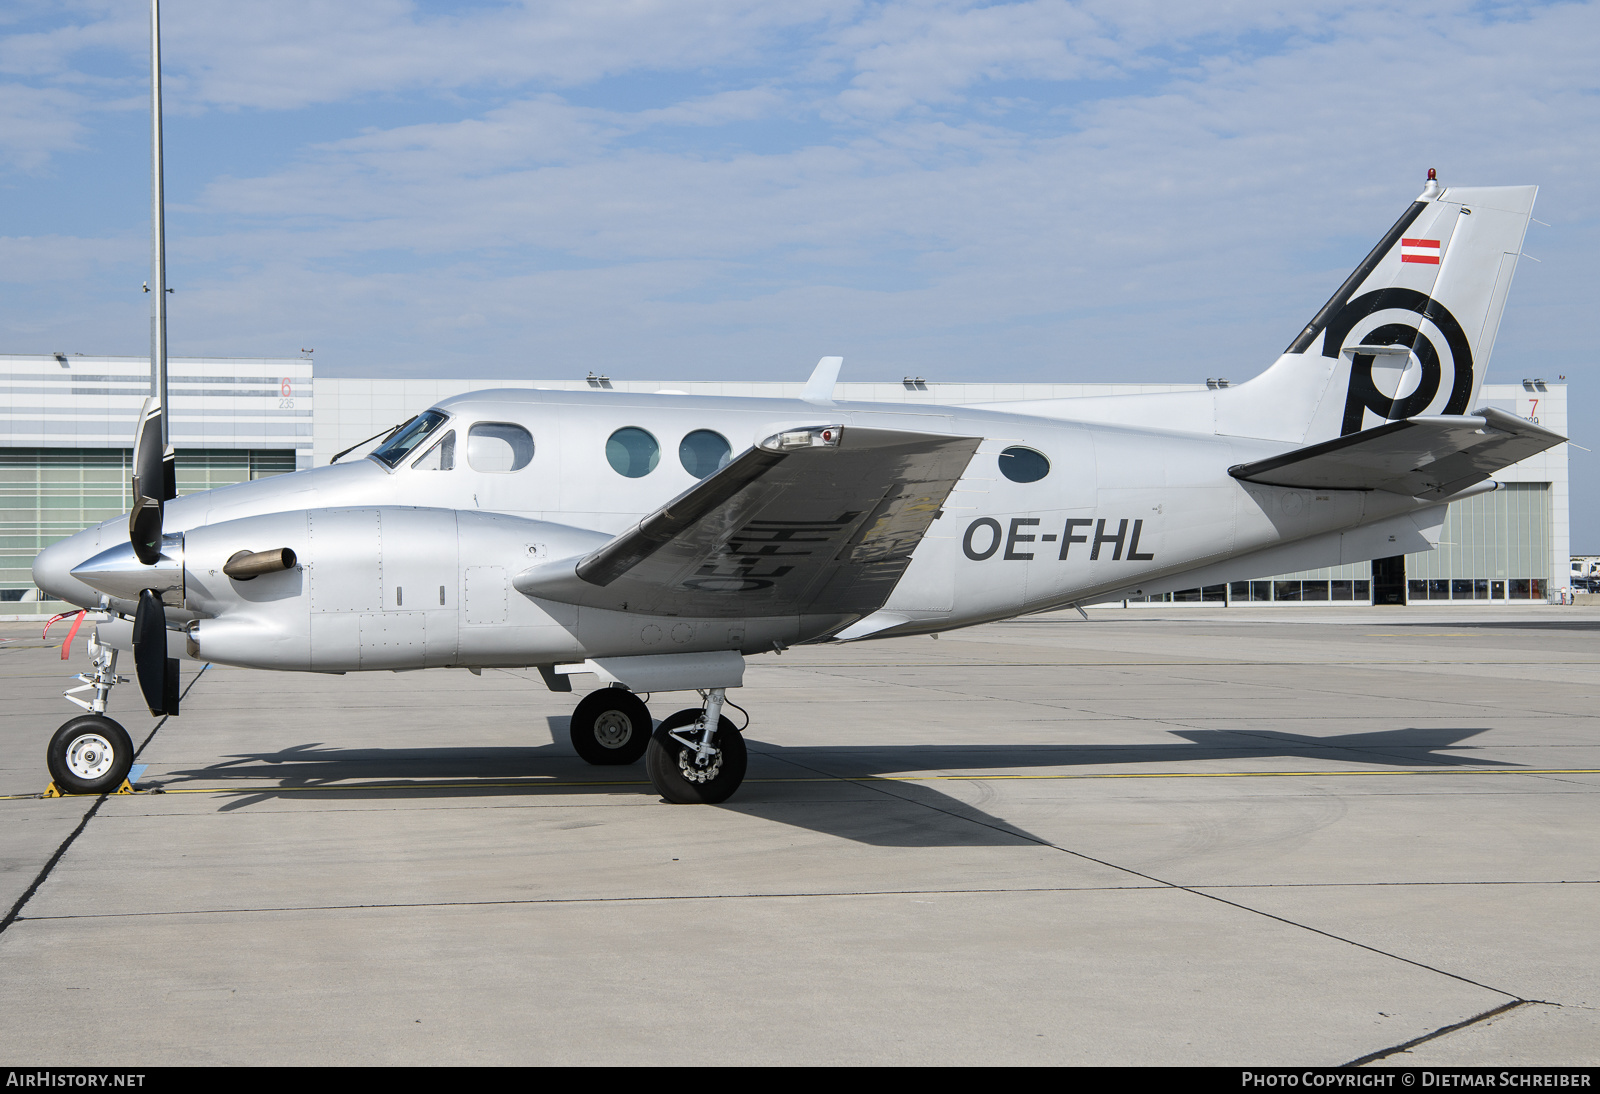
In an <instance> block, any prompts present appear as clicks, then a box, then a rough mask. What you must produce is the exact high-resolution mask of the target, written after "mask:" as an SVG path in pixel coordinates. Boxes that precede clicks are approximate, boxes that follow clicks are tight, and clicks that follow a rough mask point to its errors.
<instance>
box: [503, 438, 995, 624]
mask: <svg viewBox="0 0 1600 1094" xmlns="http://www.w3.org/2000/svg"><path fill="white" fill-rule="evenodd" d="M808 434H809V436H810V438H811V440H810V441H807V442H802V441H800V440H798V438H804V437H806V436H807V435H808ZM824 435H827V436H829V437H831V440H830V441H822V440H821V438H822V437H823V436H824ZM980 442H981V438H978V437H959V436H948V435H944V434H933V433H916V432H909V431H902V430H888V429H867V428H858V427H855V426H847V427H841V426H817V427H813V428H811V429H810V430H797V431H790V432H786V433H783V434H780V435H778V436H775V437H773V438H770V439H769V440H768V441H764V442H763V443H762V444H760V445H757V446H755V447H753V448H751V449H748V450H747V451H745V452H744V453H742V454H741V455H740V456H739V457H738V458H736V459H735V460H733V461H732V462H730V463H729V464H728V465H727V466H726V467H724V468H722V469H721V470H719V471H717V472H716V473H715V474H713V475H711V476H709V477H708V478H706V479H705V480H703V481H702V482H700V483H699V484H698V485H696V486H694V487H692V488H691V489H690V490H688V491H686V492H685V493H684V494H682V495H680V496H679V497H677V498H674V499H673V500H672V501H671V502H668V503H667V504H666V505H664V506H662V507H661V508H660V509H658V510H657V511H656V512H654V513H652V514H651V515H650V516H648V517H646V518H645V519H644V520H642V521H640V522H639V524H638V525H637V526H636V527H634V528H633V529H630V530H629V531H627V532H624V533H622V534H621V535H619V536H617V537H616V538H615V539H613V540H612V541H611V542H609V543H607V544H605V545H604V546H602V547H601V548H599V549H598V550H596V551H594V552H592V553H591V554H589V555H587V556H585V557H584V558H582V559H576V560H575V559H565V560H562V561H559V562H551V563H545V564H542V565H540V566H537V567H533V568H531V569H529V570H525V571H523V572H522V573H521V574H519V575H517V577H516V578H515V580H514V582H513V583H514V585H515V587H516V588H517V589H518V591H520V592H522V593H524V594H526V595H528V596H534V597H540V598H544V599H549V600H559V601H563V602H565V603H572V604H581V605H585V606H593V607H605V608H612V609H615V610H618V611H629V612H640V613H648V614H665V615H692V616H700V617H711V618H723V617H726V618H736V617H744V618H749V617H757V616H772V615H786V614H796V613H810V614H838V615H865V614H868V613H870V612H873V611H876V610H877V609H878V608H880V607H882V606H883V603H884V601H886V600H887V599H888V597H889V593H890V592H892V591H893V589H894V587H895V585H896V584H897V583H898V582H899V580H900V575H901V574H903V573H904V572H905V568H906V566H907V565H908V564H909V563H910V560H911V553H912V551H914V550H915V549H916V547H917V544H918V543H920V542H921V540H922V537H923V535H924V534H925V533H926V532H927V529H928V526H929V525H930V524H931V523H932V522H933V520H934V519H935V518H936V517H937V516H938V515H939V513H940V510H941V508H942V507H943V505H944V502H945V499H946V498H947V497H948V496H949V494H950V491H951V489H952V488H954V486H955V484H956V482H957V480H959V479H960V477H961V475H962V474H963V473H964V472H965V470H966V467H967V464H968V463H969V462H970V461H971V459H972V454H973V453H974V452H975V451H977V448H978V445H979V443H980Z"/></svg>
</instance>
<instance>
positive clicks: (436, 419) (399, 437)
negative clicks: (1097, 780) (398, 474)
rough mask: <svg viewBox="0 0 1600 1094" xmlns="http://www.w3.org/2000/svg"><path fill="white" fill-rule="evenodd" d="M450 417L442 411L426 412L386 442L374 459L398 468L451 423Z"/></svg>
mask: <svg viewBox="0 0 1600 1094" xmlns="http://www.w3.org/2000/svg"><path fill="white" fill-rule="evenodd" d="M449 419H450V415H448V414H446V413H445V412H444V411H442V410H425V411H423V412H422V413H421V414H418V415H417V416H416V417H415V418H412V419H411V420H410V421H409V422H407V423H406V424H405V425H404V426H402V427H401V429H400V430H399V432H397V433H396V434H395V435H394V436H392V437H390V438H389V439H388V440H386V441H384V442H383V443H382V444H381V445H379V446H378V447H377V449H376V450H374V451H373V453H372V458H373V459H375V460H377V461H378V462H380V463H383V464H386V465H388V466H389V467H397V466H399V464H400V461H401V460H403V459H405V458H406V457H407V456H409V455H410V454H411V453H412V452H413V451H415V450H416V448H417V447H418V446H419V445H421V444H422V442H423V441H424V440H426V439H427V437H428V435H429V434H430V433H432V432H433V431H434V430H436V429H438V428H439V427H440V426H441V425H443V424H444V423H445V422H447V421H449Z"/></svg>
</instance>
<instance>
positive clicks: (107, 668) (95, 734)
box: [45, 627, 133, 794]
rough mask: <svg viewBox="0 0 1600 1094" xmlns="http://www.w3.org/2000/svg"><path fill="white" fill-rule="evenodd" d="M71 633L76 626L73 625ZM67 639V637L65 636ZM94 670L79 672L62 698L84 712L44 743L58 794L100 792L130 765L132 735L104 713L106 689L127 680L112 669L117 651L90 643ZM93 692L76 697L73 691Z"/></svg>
mask: <svg viewBox="0 0 1600 1094" xmlns="http://www.w3.org/2000/svg"><path fill="white" fill-rule="evenodd" d="M73 631H74V633H76V631H77V628H76V627H74V628H73ZM68 641H69V642H70V641H71V639H70V638H69V639H68ZM89 650H90V652H91V653H92V654H93V655H94V671H93V672H92V673H91V672H82V673H79V674H78V676H77V679H78V680H79V681H81V683H80V684H79V686H78V687H75V688H69V689H67V691H66V693H65V696H64V697H65V698H66V700H67V701H68V702H70V703H75V704H77V705H78V706H80V707H82V708H83V709H84V711H85V712H86V713H84V714H80V715H78V716H77V717H75V718H71V719H68V720H67V722H65V723H64V724H63V725H62V726H61V728H60V729H58V730H56V732H55V736H53V737H51V738H50V744H49V747H47V748H46V749H45V766H46V767H48V768H49V769H50V778H51V780H52V781H53V782H54V783H55V787H56V789H57V790H59V791H60V792H61V793H64V794H106V793H109V792H111V791H113V790H115V789H117V787H119V786H121V785H122V781H123V780H124V779H126V778H127V777H128V771H129V770H130V769H131V768H132V767H133V740H132V738H130V737H129V736H128V731H127V730H125V729H123V728H122V726H120V725H118V724H117V723H116V722H114V721H112V720H111V719H110V718H107V717H106V703H107V701H108V700H109V699H110V697H111V689H112V688H113V687H115V686H116V685H118V684H123V683H127V679H128V678H127V677H126V676H118V675H117V651H116V650H114V649H111V648H110V647H107V646H99V645H95V644H93V643H91V644H90V646H89ZM80 691H89V692H93V693H94V694H93V696H92V697H91V698H88V699H80V698H79V697H78V696H77V694H76V693H77V692H80Z"/></svg>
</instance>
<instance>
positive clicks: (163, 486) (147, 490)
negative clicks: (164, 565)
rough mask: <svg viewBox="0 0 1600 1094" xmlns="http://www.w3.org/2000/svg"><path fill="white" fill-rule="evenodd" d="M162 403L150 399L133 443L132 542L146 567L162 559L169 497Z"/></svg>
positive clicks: (141, 412)
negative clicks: (164, 506)
mask: <svg viewBox="0 0 1600 1094" xmlns="http://www.w3.org/2000/svg"><path fill="white" fill-rule="evenodd" d="M161 413H162V411H161V404H160V403H158V402H157V401H156V400H154V399H146V400H145V401H144V407H143V409H142V410H140V412H139V429H138V432H137V433H136V434H135V435H134V440H133V511H132V512H131V513H129V514H128V539H129V541H130V542H131V543H132V544H133V553H134V554H136V555H138V556H139V561H140V562H143V563H144V564H145V565H147V566H148V565H151V564H153V563H154V562H155V561H156V560H157V559H159V558H160V557H161V511H162V502H164V501H165V500H166V499H167V497H168V494H167V469H166V467H165V466H163V464H164V463H165V462H166V461H164V460H163V458H162V457H163V456H164V455H165V453H164V452H163V451H162V444H161Z"/></svg>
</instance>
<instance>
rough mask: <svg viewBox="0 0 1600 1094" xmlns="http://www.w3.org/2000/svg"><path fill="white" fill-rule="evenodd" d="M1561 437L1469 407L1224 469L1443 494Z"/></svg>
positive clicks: (1239, 475)
mask: <svg viewBox="0 0 1600 1094" xmlns="http://www.w3.org/2000/svg"><path fill="white" fill-rule="evenodd" d="M1565 440H1566V438H1565V437H1563V436H1561V435H1560V434H1558V433H1552V432H1550V430H1548V429H1541V428H1540V427H1539V426H1536V425H1534V424H1533V423H1532V422H1529V421H1526V420H1524V419H1522V418H1518V417H1517V416H1516V415H1514V414H1507V413H1506V412H1505V411H1503V410H1494V409H1490V408H1485V409H1481V410H1479V411H1478V412H1477V413H1476V414H1471V415H1450V416H1442V417H1427V418H1407V419H1406V420H1405V421H1400V422H1390V423H1388V424H1386V425H1380V426H1376V427H1374V428H1372V429H1363V430H1362V431H1360V432H1359V433H1351V434H1349V435H1347V436H1344V437H1337V438H1335V439H1334V440H1331V441H1324V442H1322V443H1321V444H1314V445H1310V446H1308V447H1306V448H1297V449H1295V450H1294V451H1292V452H1285V453H1284V454H1283V455H1281V456H1273V457H1271V458H1269V459H1265V460H1257V461H1255V462H1254V463H1242V464H1238V465H1237V466H1234V467H1230V468H1229V469H1228V473H1229V474H1230V475H1232V476H1233V477H1234V478H1236V479H1240V480H1243V481H1244V482H1258V483H1262V484H1264V485H1268V486H1293V487H1299V488H1301V489H1304V490H1386V491H1388V492H1390V493H1393V494H1406V495H1409V496H1411V497H1437V498H1444V497H1449V496H1450V495H1451V494H1455V493H1458V492H1460V491H1462V490H1465V489H1466V488H1467V487H1469V486H1472V485H1474V484H1476V483H1480V482H1482V481H1484V480H1485V479H1487V478H1488V477H1489V476H1491V475H1493V474H1494V473H1495V472H1496V471H1499V470H1500V469H1501V468H1503V467H1508V466H1510V465H1511V464H1514V463H1516V462H1518V461H1519V460H1525V459H1527V458H1528V457H1529V456H1533V455H1537V454H1538V453H1540V452H1543V451H1544V450H1545V449H1547V448H1554V447H1555V446H1556V445H1558V444H1561V443H1563V442H1564V441H1565Z"/></svg>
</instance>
